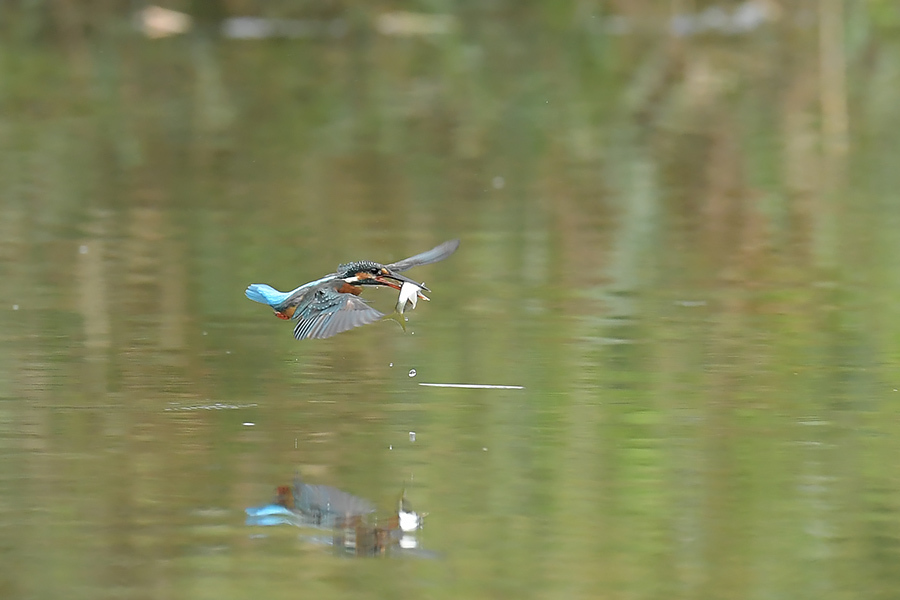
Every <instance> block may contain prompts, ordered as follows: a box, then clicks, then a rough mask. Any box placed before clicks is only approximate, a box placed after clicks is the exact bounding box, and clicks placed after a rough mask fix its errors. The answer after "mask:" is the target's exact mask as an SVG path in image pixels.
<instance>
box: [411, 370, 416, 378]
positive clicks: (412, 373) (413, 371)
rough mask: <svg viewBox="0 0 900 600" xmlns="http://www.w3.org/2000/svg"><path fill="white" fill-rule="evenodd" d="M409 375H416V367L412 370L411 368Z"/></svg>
mask: <svg viewBox="0 0 900 600" xmlns="http://www.w3.org/2000/svg"><path fill="white" fill-rule="evenodd" d="M409 376H410V377H415V376H416V370H415V369H410V370H409Z"/></svg>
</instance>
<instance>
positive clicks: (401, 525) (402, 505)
mask: <svg viewBox="0 0 900 600" xmlns="http://www.w3.org/2000/svg"><path fill="white" fill-rule="evenodd" d="M245 512H246V513H247V521H246V523H247V525H251V526H272V525H294V526H295V527H311V528H321V529H331V530H332V538H331V541H330V544H331V545H332V546H333V547H334V548H335V550H336V551H338V552H340V553H343V554H348V555H352V556H383V555H385V554H387V553H391V554H395V553H403V554H414V555H417V556H422V557H428V556H433V554H432V553H430V552H428V551H426V550H423V549H422V548H421V547H420V545H419V540H418V538H417V537H416V532H417V531H419V530H421V529H422V525H423V522H424V518H425V516H426V515H427V513H419V512H416V511H415V510H414V509H413V508H412V505H411V504H410V502H409V500H407V498H406V492H405V490H404V492H403V493H402V495H401V497H400V500H399V501H398V503H397V509H396V511H395V512H393V513H391V514H389V515H386V516H379V515H376V514H375V513H376V510H375V506H374V504H373V503H372V502H370V501H369V500H366V499H365V498H360V497H359V496H354V495H352V494H349V493H347V492H345V491H343V490H340V489H338V488H335V487H331V486H328V485H310V484H308V483H304V482H303V481H302V480H301V479H300V477H297V478H296V479H295V480H294V483H293V485H290V486H286V485H285V486H279V487H278V488H277V492H276V496H275V499H274V500H273V501H272V502H271V503H269V504H265V505H262V506H251V507H249V508H247V509H246V511H245ZM310 539H311V540H312V541H316V542H323V541H324V540H323V539H322V538H321V537H317V538H310ZM324 542H325V543H328V542H327V541H324Z"/></svg>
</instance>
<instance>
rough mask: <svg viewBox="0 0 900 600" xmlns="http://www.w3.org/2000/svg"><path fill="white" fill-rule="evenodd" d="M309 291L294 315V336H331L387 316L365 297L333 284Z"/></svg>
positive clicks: (307, 337)
mask: <svg viewBox="0 0 900 600" xmlns="http://www.w3.org/2000/svg"><path fill="white" fill-rule="evenodd" d="M310 292H311V293H307V294H306V298H304V299H303V300H302V301H301V302H300V304H298V305H297V309H296V310H295V311H294V317H293V318H294V319H296V320H297V325H296V327H294V337H295V338H297V339H298V340H305V339H324V338H330V337H331V336H333V335H337V334H339V333H341V332H342V331H347V330H348V329H353V328H354V327H360V326H361V325H368V324H369V323H374V322H375V321H377V320H379V319H380V318H381V317H383V316H384V313H382V312H379V311H377V310H375V309H374V308H372V307H371V306H369V303H368V302H366V301H365V300H363V299H362V298H359V297H357V296H354V295H353V294H341V293H339V292H338V291H337V290H336V289H335V287H334V285H332V284H324V285H321V286H319V287H318V288H317V289H316V290H315V291H312V290H310Z"/></svg>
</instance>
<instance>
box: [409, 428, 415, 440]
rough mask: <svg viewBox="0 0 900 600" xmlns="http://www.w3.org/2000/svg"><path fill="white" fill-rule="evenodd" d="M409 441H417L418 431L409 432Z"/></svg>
mask: <svg viewBox="0 0 900 600" xmlns="http://www.w3.org/2000/svg"><path fill="white" fill-rule="evenodd" d="M409 441H411V442H414V441H416V432H415V431H410V432H409Z"/></svg>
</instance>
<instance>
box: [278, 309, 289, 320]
mask: <svg viewBox="0 0 900 600" xmlns="http://www.w3.org/2000/svg"><path fill="white" fill-rule="evenodd" d="M275 316H276V317H278V318H279V319H282V320H284V321H290V319H291V318H290V317H289V316H287V315H286V314H284V313H280V312H278V311H277V310H276V311H275Z"/></svg>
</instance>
